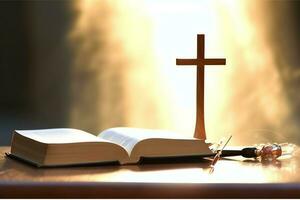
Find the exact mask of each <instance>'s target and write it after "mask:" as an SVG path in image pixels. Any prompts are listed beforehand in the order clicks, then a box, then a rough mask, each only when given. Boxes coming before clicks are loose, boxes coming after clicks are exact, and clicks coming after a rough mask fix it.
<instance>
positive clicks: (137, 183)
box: [0, 147, 300, 198]
mask: <svg viewBox="0 0 300 200" xmlns="http://www.w3.org/2000/svg"><path fill="white" fill-rule="evenodd" d="M9 151H10V148H9V147H0V198H9V197H19V198H21V197H22V198H25V197H26V198H28V197H31V198H34V197H39V198H43V197H48V198H54V197H60V198H63V197H67V198H68V197H69V198H89V197H96V198H101V197H103V198H122V197H129V198H146V197H148V198H149V197H150V198H220V197H222V198H243V197H247V198H269V197H273V198H274V197H275V198H288V197H298V198H300V174H299V172H300V170H299V166H300V160H299V158H300V153H299V151H298V150H297V151H296V152H295V155H294V156H292V157H286V158H282V159H279V160H277V161H276V162H273V163H261V162H259V161H255V160H254V159H243V158H241V157H231V158H230V159H222V160H220V161H219V162H218V163H217V165H216V168H215V171H214V172H213V173H212V174H210V173H209V164H210V160H209V159H203V160H199V161H198V160H196V161H195V160H190V161H185V162H176V163H159V164H153V163H148V164H143V165H126V166H118V165H114V166H109V165H98V166H84V167H83V166H82V167H60V168H36V167H33V166H31V165H27V164H25V163H22V162H20V161H17V160H13V159H11V158H7V157H6V156H5V154H4V153H5V152H9Z"/></svg>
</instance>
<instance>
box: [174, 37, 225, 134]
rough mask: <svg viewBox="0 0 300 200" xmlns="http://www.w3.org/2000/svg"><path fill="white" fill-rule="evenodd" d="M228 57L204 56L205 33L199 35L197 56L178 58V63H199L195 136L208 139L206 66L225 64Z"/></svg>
mask: <svg viewBox="0 0 300 200" xmlns="http://www.w3.org/2000/svg"><path fill="white" fill-rule="evenodd" d="M225 64H226V59H223V58H214V59H212V58H205V57H204V35H203V34H199V35H197V58H191V59H176V65H197V112H196V127H195V133H194V137H195V138H199V139H203V140H205V139H206V133H205V126H204V66H205V65H225Z"/></svg>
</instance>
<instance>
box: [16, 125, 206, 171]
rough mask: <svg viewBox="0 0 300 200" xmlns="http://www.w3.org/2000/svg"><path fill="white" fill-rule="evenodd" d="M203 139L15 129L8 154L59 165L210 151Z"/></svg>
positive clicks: (123, 131)
mask: <svg viewBox="0 0 300 200" xmlns="http://www.w3.org/2000/svg"><path fill="white" fill-rule="evenodd" d="M211 154H212V152H211V150H210V149H209V146H208V144H206V143H205V141H203V140H199V139H195V138H188V137H184V136H182V135H180V134H176V133H173V132H168V131H161V130H149V129H138V128H111V129H107V130H105V131H103V132H101V133H100V134H99V135H98V136H95V135H92V134H90V133H87V132H84V131H81V130H77V129H69V128H61V129H40V130H15V131H14V134H13V138H12V144H11V155H12V156H13V157H17V158H20V159H22V160H25V161H28V162H30V163H32V164H35V165H37V166H59V165H74V164H89V163H101V162H113V161H118V162H119V163H120V164H131V163H138V161H139V160H140V159H141V158H155V157H173V156H175V157H178V156H206V155H211Z"/></svg>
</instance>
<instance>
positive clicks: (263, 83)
mask: <svg viewBox="0 0 300 200" xmlns="http://www.w3.org/2000/svg"><path fill="white" fill-rule="evenodd" d="M74 7H75V9H76V10H77V11H78V16H77V20H76V21H75V23H74V25H73V29H72V31H71V32H70V35H69V39H70V41H71V43H72V45H73V46H74V49H75V57H76V59H75V66H76V67H75V68H74V70H73V72H72V80H73V83H74V84H73V92H72V94H73V98H72V99H74V100H73V102H72V112H71V116H70V118H71V120H70V124H71V126H73V127H76V126H80V127H83V128H84V127H86V129H87V130H89V129H90V130H94V131H95V130H98V131H99V130H102V129H105V128H108V127H112V126H133V127H144V128H159V129H170V130H174V131H177V132H180V133H183V134H187V135H193V131H194V124H195V110H196V108H195V105H196V102H195V101H196V99H195V98H196V69H195V66H176V64H175V60H176V58H178V57H182V58H184V57H186V58H187V57H195V56H196V35H197V34H199V33H204V34H205V35H206V38H205V40H206V41H205V45H206V46H205V52H206V55H205V56H206V57H207V58H211V57H220V58H222V57H224V58H226V59H227V65H226V66H207V67H206V76H205V84H206V85H205V117H206V131H207V137H208V139H209V140H211V141H218V140H219V139H220V138H221V137H222V136H227V135H229V134H232V135H233V141H232V143H233V144H234V143H238V144H243V143H245V144H248V145H251V144H254V143H259V142H265V141H266V140H270V139H272V140H275V141H277V142H281V141H282V140H284V139H285V137H284V136H283V134H284V132H283V131H286V132H292V128H289V127H287V124H286V119H287V116H288V115H289V113H290V108H289V106H288V103H287V101H286V98H285V96H284V93H283V90H284V88H283V86H282V83H281V80H280V73H279V70H278V66H277V65H278V64H277V63H276V62H275V57H274V53H273V51H272V45H273V44H271V43H270V41H269V40H268V39H267V38H268V34H267V31H266V29H267V28H268V24H267V22H265V21H264V20H262V19H265V18H267V17H269V15H270V13H268V12H267V11H266V9H265V7H264V4H263V3H260V2H259V1H258V2H256V1H255V2H252V1H251V2H249V1H238V2H237V1H234V2H233V1H196V0H189V1H178V0H175V1H151V0H143V1H134V0H131V1H125V0H121V1H114V2H112V1H109V0H101V1H96V0H94V1H89V0H86V1H79V2H77V3H76V4H75V5H74ZM254 7H255V8H254ZM253 9H255V15H254V14H253V13H252V12H251V10H253ZM283 67H284V66H283ZM269 142H272V141H269ZM283 142H284V141H283Z"/></svg>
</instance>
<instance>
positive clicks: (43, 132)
mask: <svg viewBox="0 0 300 200" xmlns="http://www.w3.org/2000/svg"><path fill="white" fill-rule="evenodd" d="M15 132H17V133H18V134H20V135H23V136H24V137H27V138H30V139H33V140H36V141H38V142H41V143H45V144H66V143H80V142H109V141H107V140H104V139H102V138H99V137H96V136H94V135H92V134H90V133H87V132H85V131H81V130H78V129H71V128H55V129H39V130H15Z"/></svg>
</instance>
